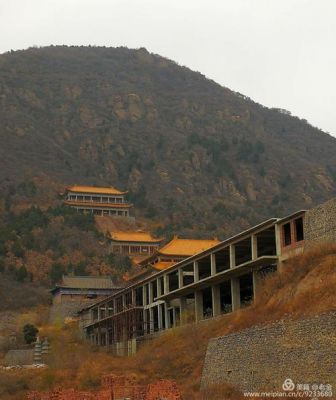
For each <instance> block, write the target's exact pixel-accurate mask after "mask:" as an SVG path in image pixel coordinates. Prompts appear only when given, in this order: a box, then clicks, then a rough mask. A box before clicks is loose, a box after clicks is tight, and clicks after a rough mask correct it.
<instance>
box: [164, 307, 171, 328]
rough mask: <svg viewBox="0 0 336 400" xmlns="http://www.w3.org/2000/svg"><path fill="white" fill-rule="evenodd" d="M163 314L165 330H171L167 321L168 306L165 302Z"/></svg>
mask: <svg viewBox="0 0 336 400" xmlns="http://www.w3.org/2000/svg"><path fill="white" fill-rule="evenodd" d="M164 313H165V320H166V327H165V329H169V328H171V326H170V320H169V313H168V305H167V303H166V302H165V304H164Z"/></svg>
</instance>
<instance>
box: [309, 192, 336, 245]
mask: <svg viewBox="0 0 336 400" xmlns="http://www.w3.org/2000/svg"><path fill="white" fill-rule="evenodd" d="M304 220H305V221H304V232H305V245H306V246H309V245H311V244H313V243H316V242H317V243H318V242H336V198H334V199H331V200H329V201H327V202H326V203H323V204H321V205H319V206H317V207H315V208H312V209H310V210H308V211H307V212H306V214H305V218H304Z"/></svg>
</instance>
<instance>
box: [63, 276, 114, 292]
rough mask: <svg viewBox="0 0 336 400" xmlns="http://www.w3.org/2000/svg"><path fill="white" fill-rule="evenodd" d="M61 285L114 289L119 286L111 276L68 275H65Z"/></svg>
mask: <svg viewBox="0 0 336 400" xmlns="http://www.w3.org/2000/svg"><path fill="white" fill-rule="evenodd" d="M59 286H61V287H68V288H73V289H114V288H117V286H116V285H115V284H114V282H113V281H112V279H111V277H109V276H67V275H64V276H63V279H62V283H61V284H60V285H59Z"/></svg>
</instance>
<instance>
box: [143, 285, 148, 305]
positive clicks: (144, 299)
mask: <svg viewBox="0 0 336 400" xmlns="http://www.w3.org/2000/svg"><path fill="white" fill-rule="evenodd" d="M146 293H147V286H146V285H143V287H142V304H143V305H144V306H145V305H146V304H147V303H146V297H147V296H146Z"/></svg>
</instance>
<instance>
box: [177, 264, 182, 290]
mask: <svg viewBox="0 0 336 400" xmlns="http://www.w3.org/2000/svg"><path fill="white" fill-rule="evenodd" d="M177 273H178V287H179V289H181V288H182V287H183V273H182V268H179V269H178V272H177Z"/></svg>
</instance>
